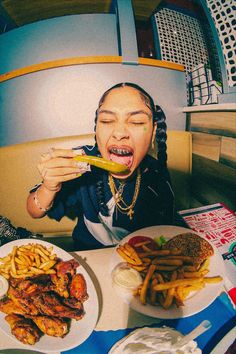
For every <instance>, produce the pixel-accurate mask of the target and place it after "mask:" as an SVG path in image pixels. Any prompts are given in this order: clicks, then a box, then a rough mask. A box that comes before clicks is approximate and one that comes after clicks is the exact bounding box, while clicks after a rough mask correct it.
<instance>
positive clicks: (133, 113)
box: [98, 109, 152, 118]
mask: <svg viewBox="0 0 236 354" xmlns="http://www.w3.org/2000/svg"><path fill="white" fill-rule="evenodd" d="M98 113H99V114H100V113H105V114H112V115H115V114H116V113H115V112H113V111H110V110H108V109H101V110H100V111H99V112H98ZM137 114H145V115H147V116H148V118H151V117H152V115H151V114H149V113H148V112H146V111H144V110H142V109H140V110H137V111H132V112H129V113H128V115H129V116H130V117H132V116H135V115H137Z"/></svg>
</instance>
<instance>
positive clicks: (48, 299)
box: [33, 293, 84, 320]
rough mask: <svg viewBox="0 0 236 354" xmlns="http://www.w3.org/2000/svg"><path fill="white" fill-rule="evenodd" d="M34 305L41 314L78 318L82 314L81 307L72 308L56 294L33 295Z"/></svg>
mask: <svg viewBox="0 0 236 354" xmlns="http://www.w3.org/2000/svg"><path fill="white" fill-rule="evenodd" d="M33 302H34V305H35V306H36V307H37V309H38V310H39V312H40V313H41V314H44V315H47V316H53V317H65V318H74V319H76V320H80V319H81V318H82V317H83V316H84V310H83V308H79V309H73V308H71V307H69V306H66V305H63V304H62V302H61V300H60V297H59V296H58V295H57V294H52V293H42V294H39V295H37V296H34V297H33Z"/></svg>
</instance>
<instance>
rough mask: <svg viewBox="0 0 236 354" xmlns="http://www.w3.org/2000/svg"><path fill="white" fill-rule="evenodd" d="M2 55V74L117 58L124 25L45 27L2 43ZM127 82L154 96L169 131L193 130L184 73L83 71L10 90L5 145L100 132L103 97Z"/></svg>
mask: <svg viewBox="0 0 236 354" xmlns="http://www.w3.org/2000/svg"><path fill="white" fill-rule="evenodd" d="M105 16H106V17H105ZM0 50H1V53H3V54H2V55H1V58H0V68H1V69H0V73H1V74H2V73H6V72H8V71H12V70H15V69H17V68H21V67H25V66H27V65H32V64H36V63H41V62H45V61H49V60H56V59H62V58H70V57H75V56H93V55H114V56H116V55H118V35H117V29H116V19H115V17H114V16H113V15H110V14H109V15H76V16H67V17H63V18H57V19H51V20H46V21H40V22H38V23H34V24H31V25H26V26H24V27H22V28H19V29H16V30H12V31H9V32H8V33H6V34H4V35H1V36H0ZM121 81H132V82H135V83H137V84H139V85H141V86H143V87H144V89H146V90H147V91H148V92H150V94H151V95H153V97H154V99H155V101H156V103H158V104H159V105H161V106H162V108H163V109H164V111H165V113H166V115H167V124H168V127H169V129H176V130H184V129H185V115H184V113H183V112H182V107H183V106H185V105H186V88H185V75H184V72H181V71H176V70H171V69H166V68H160V67H152V66H144V65H128V64H118V63H116V64H115V63H114V64H104V63H103V64H83V65H74V66H66V67H59V68H54V69H48V70H43V71H39V72H34V73H31V74H27V75H24V76H20V77H16V78H13V79H11V80H8V81H5V82H2V83H1V84H0V141H1V145H2V146H4V145H10V144H15V143H21V142H25V141H32V140H37V139H44V138H50V137H56V136H63V135H74V134H80V133H81V134H85V133H91V132H93V130H94V114H95V110H96V108H97V103H98V100H99V98H100V96H101V95H102V93H103V92H104V91H105V90H106V89H108V88H109V87H110V86H112V85H113V84H116V83H118V82H121Z"/></svg>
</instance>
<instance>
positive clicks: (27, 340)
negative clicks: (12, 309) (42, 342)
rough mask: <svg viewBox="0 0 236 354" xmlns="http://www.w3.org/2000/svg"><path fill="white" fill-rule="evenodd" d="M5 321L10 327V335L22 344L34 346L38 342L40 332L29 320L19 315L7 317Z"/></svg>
mask: <svg viewBox="0 0 236 354" xmlns="http://www.w3.org/2000/svg"><path fill="white" fill-rule="evenodd" d="M5 320H6V321H7V322H8V323H9V325H10V327H11V333H12V334H13V335H14V336H15V337H16V338H17V339H18V340H19V341H20V342H22V343H24V344H30V345H34V344H35V343H36V342H38V341H39V339H40V336H41V332H40V330H39V328H38V327H37V326H36V325H35V324H34V323H33V322H32V321H31V320H30V319H29V318H24V317H21V316H19V315H7V316H6V317H5Z"/></svg>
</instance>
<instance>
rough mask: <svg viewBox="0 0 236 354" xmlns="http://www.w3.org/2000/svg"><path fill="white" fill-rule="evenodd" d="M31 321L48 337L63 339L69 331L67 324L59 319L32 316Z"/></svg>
mask: <svg viewBox="0 0 236 354" xmlns="http://www.w3.org/2000/svg"><path fill="white" fill-rule="evenodd" d="M31 319H32V320H33V321H34V323H35V324H36V325H37V326H38V328H39V329H40V330H41V331H42V332H43V333H44V334H47V335H48V336H53V337H61V338H63V337H64V336H65V335H66V334H67V333H68V331H69V323H68V322H67V321H65V320H63V319H61V318H57V317H48V316H33V317H31Z"/></svg>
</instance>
